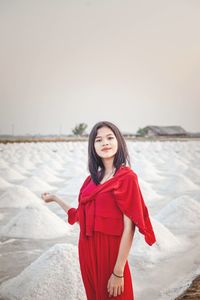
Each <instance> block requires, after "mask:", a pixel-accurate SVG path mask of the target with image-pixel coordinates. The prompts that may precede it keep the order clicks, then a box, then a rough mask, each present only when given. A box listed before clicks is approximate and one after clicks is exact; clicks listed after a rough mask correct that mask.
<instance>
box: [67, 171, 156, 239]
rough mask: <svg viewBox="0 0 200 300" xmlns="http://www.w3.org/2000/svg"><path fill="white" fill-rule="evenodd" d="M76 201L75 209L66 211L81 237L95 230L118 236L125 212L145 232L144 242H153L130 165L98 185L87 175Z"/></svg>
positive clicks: (135, 176)
mask: <svg viewBox="0 0 200 300" xmlns="http://www.w3.org/2000/svg"><path fill="white" fill-rule="evenodd" d="M105 200H106V201H105ZM78 201H79V206H78V208H77V209H75V208H71V209H70V210H69V211H68V222H69V223H70V224H74V222H77V221H79V223H80V230H81V234H82V236H84V237H86V238H87V237H91V236H92V235H93V232H94V231H101V232H103V233H105V234H111V235H121V234H122V232H123V214H126V215H127V216H128V217H129V218H130V219H131V220H132V222H133V223H134V224H135V225H136V226H137V227H138V229H139V232H140V233H142V234H143V235H144V237H145V241H146V242H147V243H148V244H149V245H152V244H153V243H155V241H156V238H155V234H154V231H153V228H152V224H151V221H150V218H149V213H148V209H147V207H146V205H145V202H144V199H143V196H142V193H141V190H140V187H139V183H138V178H137V175H136V173H135V172H134V171H133V170H132V169H131V168H129V167H126V166H121V167H120V168H119V169H118V170H117V172H116V174H115V176H114V177H112V178H111V179H110V180H108V181H106V182H105V183H103V184H99V185H96V184H95V183H94V182H93V181H92V179H91V177H90V176H88V177H87V178H86V180H85V181H84V183H83V185H82V187H81V190H80V192H79V197H78ZM104 206H107V207H106V209H102V207H104Z"/></svg>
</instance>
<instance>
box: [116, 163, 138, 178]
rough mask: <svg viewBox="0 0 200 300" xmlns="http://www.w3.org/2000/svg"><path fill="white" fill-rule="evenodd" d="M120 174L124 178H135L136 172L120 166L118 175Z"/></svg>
mask: <svg viewBox="0 0 200 300" xmlns="http://www.w3.org/2000/svg"><path fill="white" fill-rule="evenodd" d="M120 173H121V174H122V175H124V176H122V177H124V178H137V174H136V172H135V171H134V170H133V169H132V168H131V167H129V166H121V167H120V170H119V174H120Z"/></svg>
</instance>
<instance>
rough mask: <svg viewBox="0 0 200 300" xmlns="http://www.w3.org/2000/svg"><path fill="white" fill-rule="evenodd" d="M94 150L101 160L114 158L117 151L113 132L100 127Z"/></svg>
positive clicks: (107, 128)
mask: <svg viewBox="0 0 200 300" xmlns="http://www.w3.org/2000/svg"><path fill="white" fill-rule="evenodd" d="M94 148H95V151H96V153H97V154H98V155H99V156H100V157H101V158H102V159H103V160H104V159H108V158H112V157H113V158H114V156H115V154H116V152H117V149H118V142H117V139H116V137H115V135H114V133H113V131H112V130H111V129H110V128H109V127H101V128H99V129H98V130H97V135H96V138H95V141H94Z"/></svg>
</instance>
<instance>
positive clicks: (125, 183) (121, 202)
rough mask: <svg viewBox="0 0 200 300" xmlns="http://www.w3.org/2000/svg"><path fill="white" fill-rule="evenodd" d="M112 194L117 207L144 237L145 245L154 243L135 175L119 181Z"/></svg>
mask: <svg viewBox="0 0 200 300" xmlns="http://www.w3.org/2000/svg"><path fill="white" fill-rule="evenodd" d="M114 194H115V197H116V201H117V205H118V207H119V208H120V210H121V211H122V212H123V213H124V214H125V215H126V216H127V217H129V218H130V219H131V220H132V222H133V223H134V224H135V225H136V226H137V227H138V229H139V232H140V233H142V234H143V235H144V238H145V241H146V243H147V244H149V245H150V246H151V245H152V244H153V243H155V241H156V238H155V235H154V231H153V227H152V224H151V221H150V218H149V213H148V209H147V207H146V204H145V202H144V199H143V196H142V193H141V190H140V187H139V183H138V177H137V174H136V173H134V172H131V174H130V173H129V174H127V175H125V176H124V177H123V178H122V179H120V180H119V181H118V184H117V185H116V188H115V189H114Z"/></svg>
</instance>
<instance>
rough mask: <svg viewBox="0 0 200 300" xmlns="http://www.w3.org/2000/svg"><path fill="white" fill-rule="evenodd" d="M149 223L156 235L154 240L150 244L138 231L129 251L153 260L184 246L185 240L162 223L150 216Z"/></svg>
mask: <svg viewBox="0 0 200 300" xmlns="http://www.w3.org/2000/svg"><path fill="white" fill-rule="evenodd" d="M151 223H152V226H153V230H154V233H155V237H156V242H155V243H154V244H153V245H152V246H150V245H148V244H147V243H146V242H145V240H144V236H143V235H142V234H141V233H139V232H138V234H137V236H136V239H135V241H134V242H133V246H132V247H131V251H130V253H131V254H132V255H134V256H135V255H136V256H143V257H144V258H145V259H146V260H149V261H151V262H155V261H156V260H158V259H161V258H163V257H166V256H169V255H170V253H171V252H174V251H178V250H182V249H183V248H184V246H186V243H185V241H183V240H181V239H180V238H179V239H178V238H177V237H175V235H174V234H173V233H172V232H171V231H170V230H169V229H167V228H166V227H165V226H164V225H163V224H161V223H160V222H158V221H157V220H155V219H154V218H151Z"/></svg>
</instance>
